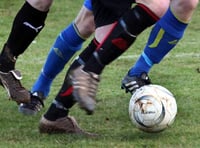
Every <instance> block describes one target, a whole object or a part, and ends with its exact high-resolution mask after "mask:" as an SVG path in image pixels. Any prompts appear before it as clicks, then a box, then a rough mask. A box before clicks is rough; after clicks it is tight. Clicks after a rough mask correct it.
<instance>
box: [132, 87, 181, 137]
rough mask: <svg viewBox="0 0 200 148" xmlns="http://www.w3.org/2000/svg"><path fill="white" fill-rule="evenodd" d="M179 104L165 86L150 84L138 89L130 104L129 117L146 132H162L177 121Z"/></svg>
mask: <svg viewBox="0 0 200 148" xmlns="http://www.w3.org/2000/svg"><path fill="white" fill-rule="evenodd" d="M176 114H177V104H176V100H175V98H174V96H173V94H172V93H171V92H170V91H169V90H168V89H166V88H165V87H163V86H160V85H155V84H150V85H145V86H142V87H141V88H139V89H137V90H136V91H135V93H134V94H133V95H132V97H131V99H130V102H129V116H130V119H131V121H132V122H133V124H134V125H136V127H137V128H139V129H140V130H142V131H145V132H151V133H152V132H161V131H163V130H165V129H166V128H168V127H169V126H170V125H172V123H173V122H174V120H175V117H176Z"/></svg>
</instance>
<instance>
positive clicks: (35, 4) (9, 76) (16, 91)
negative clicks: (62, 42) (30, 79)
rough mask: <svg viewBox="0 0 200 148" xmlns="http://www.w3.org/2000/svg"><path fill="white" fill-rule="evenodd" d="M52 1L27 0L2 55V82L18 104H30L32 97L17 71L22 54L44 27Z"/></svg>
mask: <svg viewBox="0 0 200 148" xmlns="http://www.w3.org/2000/svg"><path fill="white" fill-rule="evenodd" d="M51 3H52V0H27V1H26V2H25V3H24V5H23V6H22V7H21V9H20V10H19V11H18V13H17V15H16V16H15V18H14V21H13V25H12V29H11V32H10V34H9V37H8V39H7V41H6V43H5V45H4V47H3V49H2V52H1V54H0V81H1V83H2V85H3V86H4V87H5V89H6V90H7V91H8V94H9V97H10V98H11V99H13V100H15V101H16V102H17V103H20V102H28V101H29V100H30V95H29V93H28V91H27V90H26V89H25V88H24V87H23V86H22V85H21V83H20V79H21V78H22V77H21V74H20V72H19V71H17V70H15V63H16V60H17V57H18V56H19V55H20V54H22V53H23V52H24V51H25V50H26V49H27V47H28V46H29V45H30V43H31V42H32V41H33V39H34V38H35V37H36V36H37V35H38V34H39V32H40V31H41V30H42V28H43V27H44V22H45V19H46V16H47V13H48V10H49V7H50V6H51Z"/></svg>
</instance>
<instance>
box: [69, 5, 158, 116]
mask: <svg viewBox="0 0 200 148" xmlns="http://www.w3.org/2000/svg"><path fill="white" fill-rule="evenodd" d="M157 19H158V17H157V16H156V15H155V13H154V12H152V11H151V10H150V9H149V8H148V7H146V6H145V5H143V4H138V5H136V6H135V7H134V8H132V9H131V10H129V11H127V12H126V13H125V14H124V15H123V16H122V18H121V19H119V21H117V22H116V23H115V25H114V26H113V28H112V30H111V31H110V33H109V34H108V35H107V37H106V38H105V40H104V41H103V42H102V44H101V45H100V46H99V47H98V49H97V50H96V51H95V52H94V53H93V55H92V56H91V57H90V59H89V60H88V61H87V62H86V64H85V66H84V68H83V69H79V70H78V71H76V72H74V73H72V82H73V87H74V90H73V94H74V96H75V98H76V100H77V101H78V102H79V105H80V107H81V108H82V109H85V110H86V111H87V113H89V114H91V113H93V111H94V108H95V103H96V101H95V95H96V89H97V85H98V82H99V75H100V74H101V73H102V71H103V69H104V68H105V66H106V65H108V64H109V63H110V62H112V61H113V60H115V59H116V58H117V57H119V56H120V55H121V54H122V53H123V52H124V51H126V49H128V47H129V46H130V45H131V44H132V43H133V42H134V41H135V39H136V37H137V35H139V34H140V33H141V32H142V31H143V30H144V29H146V28H147V27H148V26H151V25H152V24H154V23H155V22H156V21H157ZM96 33H98V29H97V30H96V32H95V34H96Z"/></svg>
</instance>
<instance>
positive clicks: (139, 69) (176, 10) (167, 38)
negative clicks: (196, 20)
mask: <svg viewBox="0 0 200 148" xmlns="http://www.w3.org/2000/svg"><path fill="white" fill-rule="evenodd" d="M197 3H198V0H191V1H187V0H177V1H175V0H172V1H171V4H170V8H169V9H168V11H167V12H166V14H165V15H164V16H163V17H162V18H161V19H160V21H158V22H157V23H156V25H155V26H154V28H153V29H152V31H151V34H150V36H149V40H148V43H147V45H146V47H145V48H144V51H143V53H142V54H141V56H140V58H139V59H138V60H137V62H136V63H135V65H134V66H133V67H132V68H131V69H130V70H129V72H128V74H127V75H126V76H125V78H124V79H123V80H122V88H125V89H126V92H130V93H133V92H134V90H135V89H137V88H139V87H141V86H143V85H145V84H148V83H147V80H148V76H147V74H148V73H149V71H150V69H151V68H152V66H153V65H154V64H158V63H159V62H160V61H161V60H162V59H163V58H164V56H165V55H167V53H168V52H170V50H171V49H173V48H174V47H175V46H176V45H177V43H178V41H179V40H180V39H181V38H182V37H183V34H184V31H185V29H186V27H187V25H188V23H189V22H190V20H191V17H192V14H193V12H194V10H195V7H196V6H197Z"/></svg>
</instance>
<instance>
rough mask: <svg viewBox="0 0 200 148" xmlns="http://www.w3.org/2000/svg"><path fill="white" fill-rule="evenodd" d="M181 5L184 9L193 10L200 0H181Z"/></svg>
mask: <svg viewBox="0 0 200 148" xmlns="http://www.w3.org/2000/svg"><path fill="white" fill-rule="evenodd" d="M179 1H180V3H179V6H181V7H182V10H188V11H192V10H194V9H196V7H197V5H198V3H199V0H179Z"/></svg>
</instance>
